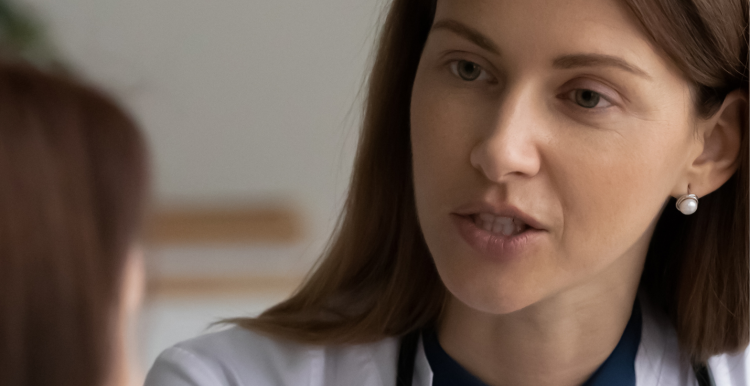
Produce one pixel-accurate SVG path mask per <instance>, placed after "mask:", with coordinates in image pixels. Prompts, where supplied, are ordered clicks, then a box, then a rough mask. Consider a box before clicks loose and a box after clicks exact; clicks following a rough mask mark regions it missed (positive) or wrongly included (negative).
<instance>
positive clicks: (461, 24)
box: [411, 0, 700, 314]
mask: <svg viewBox="0 0 750 386" xmlns="http://www.w3.org/2000/svg"><path fill="white" fill-rule="evenodd" d="M692 106H693V105H692V102H691V98H690V92H689V88H688V83H687V82H686V81H685V80H684V79H683V78H682V77H681V76H680V75H679V73H678V71H677V70H676V69H675V68H674V67H673V66H672V65H671V64H670V63H669V62H668V60H667V59H665V57H663V56H662V54H661V53H660V52H659V51H658V50H657V49H656V48H655V47H654V46H653V45H652V44H651V43H650V42H649V40H648V38H647V36H646V35H645V33H644V32H643V31H642V30H641V28H640V26H639V24H638V22H637V20H636V19H635V18H634V16H632V15H631V14H630V13H629V11H628V10H627V8H626V7H625V6H624V5H623V4H621V3H620V2H618V1H616V0H598V1H590V0H589V1H584V0H570V1H546V0H439V1H438V3H437V8H436V15H435V22H434V24H433V28H432V30H431V32H430V35H429V38H428V39H427V43H426V45H425V48H424V51H423V53H422V57H421V60H420V63H419V68H418V70H417V75H416V79H415V81H414V88H413V94H412V101H411V141H412V151H413V168H414V186H415V195H416V203H417V212H418V215H419V221H420V225H421V227H422V231H423V233H424V237H425V240H426V242H427V245H428V247H429V249H430V252H431V254H432V256H433V258H434V260H435V264H436V266H437V269H438V271H439V273H440V276H441V278H442V280H443V282H444V283H445V285H446V287H447V288H448V290H449V291H450V292H451V293H452V294H453V296H454V297H455V298H457V299H459V300H460V301H462V302H463V303H465V304H467V305H469V306H470V307H472V308H474V309H477V310H481V311H485V312H491V313H498V314H500V313H508V312H512V311H515V310H518V309H521V308H524V307H526V306H528V305H531V304H534V303H536V302H539V301H541V300H543V299H546V298H549V297H551V296H555V295H556V294H561V293H564V292H566V291H571V290H573V289H575V288H581V287H583V286H585V285H586V284H587V283H591V282H594V281H596V280H600V281H607V282H610V284H612V285H613V286H617V285H619V284H618V283H617V282H618V280H619V279H618V278H619V277H624V278H627V279H626V280H629V281H630V282H632V281H636V282H637V280H638V279H637V277H638V275H639V274H640V270H641V269H642V263H643V258H644V256H645V252H646V249H647V246H648V242H649V239H650V237H651V234H652V232H653V227H654V225H655V223H656V220H657V218H658V216H659V214H660V211H661V210H662V208H663V206H664V204H665V201H666V200H667V199H668V198H669V196H670V195H676V194H685V193H687V192H686V189H687V184H686V180H685V170H686V168H687V167H688V165H690V164H691V162H692V161H693V160H694V159H695V158H696V157H697V155H699V154H700V147H699V146H696V141H697V139H696V136H695V133H694V130H693V129H694V124H695V118H694V113H693V107H692ZM696 151H697V153H696ZM665 210H675V209H674V208H666V209H665ZM603 278H605V279H603ZM631 284H632V283H631Z"/></svg>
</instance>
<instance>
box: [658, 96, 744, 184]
mask: <svg viewBox="0 0 750 386" xmlns="http://www.w3.org/2000/svg"><path fill="white" fill-rule="evenodd" d="M747 115H748V97H747V94H746V93H745V92H743V91H742V90H734V91H732V92H730V93H729V94H727V96H726V98H724V102H723V103H722V104H721V107H720V108H719V110H718V111H717V112H716V113H714V114H713V115H712V116H711V117H709V118H708V119H699V120H698V123H697V125H698V127H697V129H698V130H697V133H696V137H697V138H696V141H698V146H699V147H702V150H701V151H700V154H699V155H698V157H697V158H695V160H694V161H693V163H692V164H691V165H690V166H689V167H688V170H687V174H686V179H687V181H686V183H685V184H684V185H683V186H679V187H675V192H673V193H674V196H676V197H679V196H681V195H683V194H686V193H687V184H690V193H693V194H695V195H697V196H698V197H699V198H700V197H703V196H705V195H707V194H709V193H711V192H713V191H715V190H716V189H719V188H720V187H721V186H722V185H724V183H725V182H727V180H729V178H730V177H732V175H733V174H734V172H735V171H737V167H738V166H739V163H740V159H739V153H740V146H741V144H742V139H743V136H746V135H748V133H747V129H748V127H747V124H748V122H747ZM700 142H702V143H700Z"/></svg>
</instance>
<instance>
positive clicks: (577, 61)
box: [552, 54, 652, 79]
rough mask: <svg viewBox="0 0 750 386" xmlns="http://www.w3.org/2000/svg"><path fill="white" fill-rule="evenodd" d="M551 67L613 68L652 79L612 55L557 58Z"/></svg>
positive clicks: (578, 55)
mask: <svg viewBox="0 0 750 386" xmlns="http://www.w3.org/2000/svg"><path fill="white" fill-rule="evenodd" d="M552 66H553V67H555V68H560V69H569V68H578V67H615V68H619V69H621V70H624V71H627V72H629V73H631V74H634V75H638V76H640V77H643V78H646V79H652V78H651V76H650V75H649V74H648V73H646V71H643V70H641V69H640V68H638V67H636V66H634V65H632V64H630V63H628V62H627V61H626V60H624V59H622V58H619V57H617V56H612V55H603V54H573V55H563V56H560V57H557V58H556V59H555V60H554V61H552Z"/></svg>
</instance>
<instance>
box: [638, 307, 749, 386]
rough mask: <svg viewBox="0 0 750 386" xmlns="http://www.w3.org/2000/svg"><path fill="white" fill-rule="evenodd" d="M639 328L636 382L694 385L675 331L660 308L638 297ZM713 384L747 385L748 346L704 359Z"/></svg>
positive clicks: (691, 373)
mask: <svg viewBox="0 0 750 386" xmlns="http://www.w3.org/2000/svg"><path fill="white" fill-rule="evenodd" d="M641 307H642V310H643V314H642V315H643V329H642V332H641V345H640V347H639V351H638V355H637V356H636V363H635V366H636V378H637V379H638V384H639V385H646V386H651V385H695V384H697V381H696V379H695V376H694V373H693V369H692V366H690V364H689V362H688V361H687V360H686V359H685V358H684V356H683V355H682V354H681V351H680V346H679V342H678V339H677V332H676V331H675V330H674V327H672V325H671V323H670V322H669V320H668V319H667V318H666V316H664V315H663V314H662V313H661V312H659V311H657V310H655V309H654V308H653V306H652V305H651V304H649V303H648V302H647V301H641ZM708 365H709V368H710V370H711V373H712V374H713V376H714V380H715V384H716V386H750V348H745V349H744V350H743V351H741V352H738V353H735V354H722V355H717V356H714V357H711V358H710V359H709V360H708Z"/></svg>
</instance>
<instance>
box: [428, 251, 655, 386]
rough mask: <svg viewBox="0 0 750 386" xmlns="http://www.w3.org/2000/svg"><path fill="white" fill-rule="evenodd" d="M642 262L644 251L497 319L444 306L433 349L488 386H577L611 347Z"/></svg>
mask: <svg viewBox="0 0 750 386" xmlns="http://www.w3.org/2000/svg"><path fill="white" fill-rule="evenodd" d="M639 255H641V256H639ZM634 259H635V264H634ZM644 260H645V251H642V253H640V254H638V255H636V256H632V255H631V256H623V258H621V259H618V262H619V263H615V264H614V265H613V266H611V267H610V268H609V269H608V270H607V272H603V273H601V274H599V275H597V276H596V279H595V280H594V281H592V282H588V283H584V284H581V285H579V286H576V287H574V288H570V289H568V290H565V291H563V292H561V293H558V294H555V295H553V296H550V297H548V298H545V299H543V300H540V301H538V302H536V303H534V304H532V305H530V306H527V307H525V308H523V309H521V310H518V311H515V312H512V313H509V314H504V315H494V314H487V313H483V312H480V311H477V310H475V309H472V308H470V307H468V306H466V305H465V304H463V303H462V302H461V301H459V300H458V299H455V298H451V299H450V300H449V301H448V304H447V305H446V309H445V313H444V315H443V318H442V320H441V321H440V324H439V326H438V338H439V340H440V344H441V345H442V347H443V348H444V349H445V351H446V352H447V353H448V354H449V355H450V356H451V357H453V358H454V359H455V360H456V361H457V362H458V363H460V364H461V365H462V366H463V367H464V368H466V369H467V370H468V371H469V372H471V373H472V374H474V375H475V376H477V377H478V378H479V379H481V380H482V381H484V382H485V383H487V384H488V385H493V386H503V385H514V386H515V385H517V386H526V385H535V386H546V385H555V386H574V385H580V384H582V383H583V382H585V381H586V380H587V379H588V378H589V377H590V376H591V375H592V374H593V373H594V372H595V371H596V369H597V368H599V366H600V365H601V364H602V363H603V362H604V361H605V360H606V359H607V357H608V356H609V355H610V354H611V353H612V351H613V350H614V348H615V346H617V343H618V342H619V340H620V338H621V336H622V334H623V332H624V330H625V327H626V325H627V323H628V320H629V318H630V314H631V312H632V309H633V303H634V301H635V296H636V293H637V290H638V282H639V278H640V275H641V273H642V271H643V261H644Z"/></svg>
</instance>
